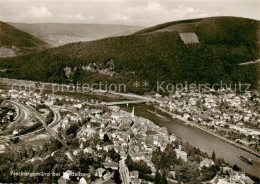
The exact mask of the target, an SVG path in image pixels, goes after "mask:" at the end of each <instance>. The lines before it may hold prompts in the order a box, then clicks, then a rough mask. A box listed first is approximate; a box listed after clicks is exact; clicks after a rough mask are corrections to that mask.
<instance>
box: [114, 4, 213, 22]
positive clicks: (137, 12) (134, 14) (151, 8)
mask: <svg viewBox="0 0 260 184" xmlns="http://www.w3.org/2000/svg"><path fill="white" fill-rule="evenodd" d="M210 15H211V14H210V13H208V12H207V11H205V10H203V9H196V8H193V7H190V6H183V5H179V6H177V7H173V8H168V7H166V6H165V5H163V4H160V3H159V2H148V3H146V4H144V5H142V6H134V7H128V8H126V9H123V10H119V11H118V12H114V13H113V14H111V15H110V16H109V20H110V21H121V23H124V24H139V25H144V24H145V25H153V24H155V23H163V22H167V21H173V20H180V19H188V18H198V17H207V16H210Z"/></svg>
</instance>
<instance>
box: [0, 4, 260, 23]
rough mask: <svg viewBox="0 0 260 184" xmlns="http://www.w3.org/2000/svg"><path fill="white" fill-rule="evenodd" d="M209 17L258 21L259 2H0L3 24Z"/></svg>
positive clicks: (155, 20) (259, 16)
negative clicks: (235, 17)
mask: <svg viewBox="0 0 260 184" xmlns="http://www.w3.org/2000/svg"><path fill="white" fill-rule="evenodd" d="M212 16H237V17H246V18H252V19H256V20H260V0H181V1H180V0H148V1H147V0H0V20H1V21H5V22H23V23H87V24H89V23H96V24H124V25H138V26H152V25H156V24H160V23H164V22H169V21H174V20H183V19H192V18H201V17H212Z"/></svg>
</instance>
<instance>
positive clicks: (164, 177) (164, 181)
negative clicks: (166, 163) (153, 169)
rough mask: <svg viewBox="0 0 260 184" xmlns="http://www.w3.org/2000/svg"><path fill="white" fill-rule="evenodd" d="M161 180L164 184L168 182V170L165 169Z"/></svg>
mask: <svg viewBox="0 0 260 184" xmlns="http://www.w3.org/2000/svg"><path fill="white" fill-rule="evenodd" d="M161 180H162V181H161V183H162V184H167V177H166V172H165V171H163V174H162V179H161Z"/></svg>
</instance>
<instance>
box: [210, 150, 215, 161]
mask: <svg viewBox="0 0 260 184" xmlns="http://www.w3.org/2000/svg"><path fill="white" fill-rule="evenodd" d="M211 159H212V160H213V161H215V160H216V154H215V151H213V153H212V156H211Z"/></svg>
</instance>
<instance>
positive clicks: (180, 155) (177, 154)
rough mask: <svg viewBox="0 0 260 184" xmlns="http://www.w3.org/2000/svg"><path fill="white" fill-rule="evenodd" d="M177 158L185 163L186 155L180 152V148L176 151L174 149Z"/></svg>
mask: <svg viewBox="0 0 260 184" xmlns="http://www.w3.org/2000/svg"><path fill="white" fill-rule="evenodd" d="M175 151H176V156H177V158H178V159H179V158H181V159H182V160H184V161H185V162H186V161H187V153H186V152H185V151H182V149H181V146H179V148H178V149H175Z"/></svg>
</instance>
